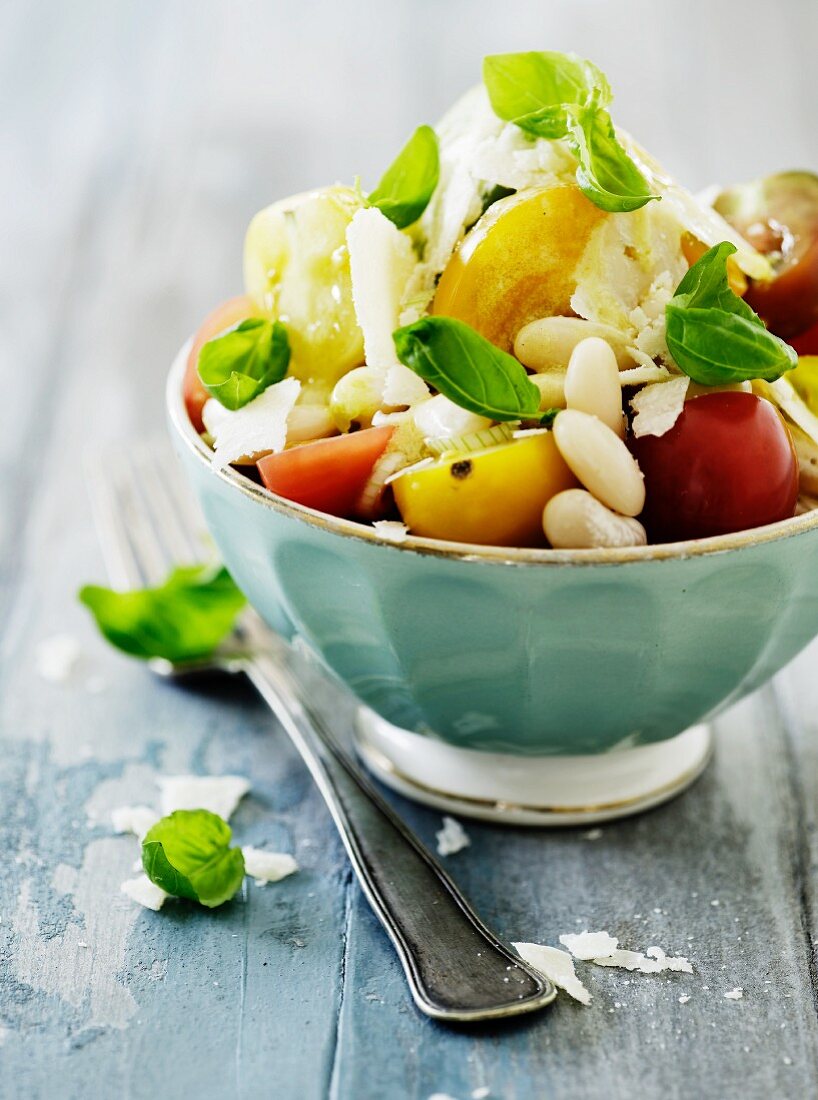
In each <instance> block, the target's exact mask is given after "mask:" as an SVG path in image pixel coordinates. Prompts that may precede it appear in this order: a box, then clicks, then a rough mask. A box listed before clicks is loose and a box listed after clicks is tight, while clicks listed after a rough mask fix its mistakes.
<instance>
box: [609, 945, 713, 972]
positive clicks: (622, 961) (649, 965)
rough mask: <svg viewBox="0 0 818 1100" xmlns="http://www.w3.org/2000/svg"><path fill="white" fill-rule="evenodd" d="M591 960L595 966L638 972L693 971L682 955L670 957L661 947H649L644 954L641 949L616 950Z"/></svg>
mask: <svg viewBox="0 0 818 1100" xmlns="http://www.w3.org/2000/svg"><path fill="white" fill-rule="evenodd" d="M592 961H593V962H594V963H596V965H597V966H618V967H621V968H622V969H623V970H638V971H639V973H640V974H661V973H663V972H664V971H665V970H674V971H677V972H679V973H682V974H692V973H693V967H692V966H691V965H690V963H689V962H688V960H687V959H686V958H684V956H679V957H678V958H671V957H670V956H668V955H666V954H665V953H664V951H663V950H662V948H661V947H649V948H648V950H647V952H646V954H644V955H643V954H642V952H641V951H622V950H617V951H614V952H612V954H610V955H607V956H605V957H602V958H596V959H593V960H592Z"/></svg>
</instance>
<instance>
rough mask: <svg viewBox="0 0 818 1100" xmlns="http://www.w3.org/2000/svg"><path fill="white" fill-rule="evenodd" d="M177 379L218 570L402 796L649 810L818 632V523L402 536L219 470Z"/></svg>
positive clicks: (480, 811) (814, 516)
mask: <svg viewBox="0 0 818 1100" xmlns="http://www.w3.org/2000/svg"><path fill="white" fill-rule="evenodd" d="M183 371H184V355H180V356H179V358H178V359H177V361H176V363H175V364H174V367H173V369H172V371H171V374H170V378H169V381H168V388H167V404H168V412H169V416H170V424H171V432H172V436H173V439H174V443H175V446H176V449H177V451H178V453H179V455H180V456H181V459H182V462H183V464H184V467H185V469H186V471H187V474H188V477H189V480H190V484H191V486H192V488H193V491H194V492H195V495H196V496H197V498H198V500H199V502H200V504H201V507H202V509H203V511H204V515H205V518H206V521H207V524H208V526H209V528H210V531H211V533H212V535H213V538H214V539H215V541H216V543H217V545H218V548H219V551H220V552H221V555H222V557H223V560H224V562H225V563H226V565H227V567H228V568H229V570H230V572H231V573H232V574H233V576H234V578H235V579H236V581H237V583H238V584H239V586H240V587H241V588H242V590H243V591H244V592H245V593H246V595H247V597H248V599H249V601H250V603H251V604H252V605H253V606H254V607H255V608H256V610H257V611H258V612H259V613H260V614H261V616H262V617H263V618H264V619H265V620H266V621H267V623H268V624H269V625H270V626H272V627H273V628H274V629H275V630H277V631H280V632H281V633H282V634H284V635H286V636H287V637H290V638H291V637H292V636H293V635H294V634H299V635H301V636H303V638H304V639H305V640H306V642H307V643H308V644H309V646H310V647H311V648H312V650H314V651H315V652H316V653H317V654H318V655H320V658H321V660H322V661H323V662H324V663H325V664H326V665H327V666H329V668H330V669H332V670H333V672H335V673H336V674H337V675H338V676H339V677H340V678H341V679H342V680H343V681H344V682H345V683H346V684H347V685H348V686H349V688H350V689H351V690H352V692H354V694H355V695H356V696H357V698H358V699H359V700H360V702H361V703H362V704H363V708H362V710H361V713H360V716H359V723H358V726H359V730H358V736H359V747H360V749H361V751H362V753H363V755H364V758H365V759H366V761H367V763H369V765H370V766H371V767H373V768H374V770H375V771H376V772H378V774H379V775H380V776H381V777H382V778H384V779H385V780H386V781H387V782H389V783H391V784H392V786H394V787H397V788H399V789H401V790H402V791H404V793H407V794H410V795H412V796H414V797H417V798H421V799H422V800H424V801H427V802H431V803H433V804H435V805H437V806H441V807H446V808H449V809H456V810H458V811H459V812H461V813H468V814H474V815H477V816H485V817H492V816H501V817H504V818H506V819H511V820H515V821H537V822H551V821H555V822H559V823H562V822H566V821H579V820H592V819H602V818H607V817H612V816H617V815H618V814H622V813H627V812H632V811H633V810H635V809H639V808H643V807H645V806H648V805H653V804H655V803H656V802H659V801H662V800H663V799H664V798H667V797H669V796H670V795H671V794H673V793H675V792H676V791H677V790H679V789H681V788H682V787H683V786H685V785H686V784H687V783H689V782H690V781H691V780H692V779H693V778H695V776H696V775H697V774H698V773H699V772H700V771H701V769H702V767H703V766H704V764H705V763H706V760H707V757H708V753H709V734H708V732H707V730H706V728H705V727H703V726H701V725H700V724H701V723H705V722H706V721H707V719H708V718H710V717H712V716H713V715H715V714H716V713H718V712H719V711H720V710H722V709H723V708H724V707H726V706H728V705H729V704H730V703H732V702H733V701H735V700H737V699H739V698H741V697H742V696H743V695H746V694H747V693H748V692H751V691H753V689H754V688H756V687H758V686H759V685H760V684H762V683H763V682H764V681H765V680H767V679H768V678H769V677H770V676H772V675H773V674H774V673H775V672H777V671H778V670H779V669H780V668H781V667H782V666H783V665H784V664H786V663H787V662H788V661H789V660H790V659H791V658H792V657H793V656H794V655H795V654H796V653H798V651H799V650H800V649H801V648H802V647H803V646H804V645H806V644H807V643H808V642H809V641H810V640H811V639H812V638H813V637H814V636H815V635H816V634H817V633H818V512H813V513H809V514H805V515H802V516H798V517H796V518H794V519H790V520H786V521H783V522H781V523H776V524H772V525H770V526H767V527H763V528H758V529H756V530H752V531H744V532H740V533H737V534H733V535H728V536H724V537H720V538H709V539H702V540H699V541H693V542H684V543H677V544H670V545H662V546H647V547H637V548H629V549H618V550H583V551H560V550H523V549H506V548H496V547H484V546H473V545H464V544H457V543H447V542H440V541H435V540H431V539H424V538H413V537H411V536H410V537H408V538H407V539H406V540H405V542H403V543H401V544H396V543H394V542H391V541H389V540H387V539H386V538H384V537H382V536H381V535H380V534H379V533H378V532H377V531H376V530H374V529H373V528H371V527H369V526H366V525H364V524H360V523H355V522H352V521H349V520H342V519H335V518H332V517H330V516H326V515H324V514H322V513H318V512H315V511H313V510H311V509H309V508H304V507H301V506H300V505H297V504H293V503H291V502H289V501H286V500H283V499H281V498H279V497H276V496H274V495H273V494H271V493H269V492H268V491H266V490H265V489H263V488H260V487H259V486H258V485H256V484H254V483H253V482H252V481H250V480H249V479H247V478H246V477H243V476H242V475H241V474H239V473H236V472H235V471H233V470H232V469H230V468H227V469H224V470H220V471H219V470H216V469H215V468H214V466H213V465H212V463H211V452H210V451H209V449H208V448H207V447H206V445H205V444H204V443H203V442H202V441H201V439H200V438H199V436H198V435H197V434H196V432H195V431H194V429H193V428H192V426H191V425H190V423H189V421H188V418H187V416H186V413H185V409H184V405H183V403H182V397H181V381H182V374H183Z"/></svg>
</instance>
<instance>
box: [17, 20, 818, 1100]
mask: <svg viewBox="0 0 818 1100" xmlns="http://www.w3.org/2000/svg"><path fill="white" fill-rule="evenodd" d="M545 9H547V10H545ZM370 10H371V16H367V12H368V11H370ZM816 40H818V6H816V5H815V4H814V3H813V2H812V0H803V2H800V0H782V2H781V3H779V4H778V5H768V4H763V3H761V2H760V0H758V2H754V0H753V2H751V0H728V2H721V3H712V2H710V3H705V2H704V0H691V2H689V3H687V4H685V5H681V4H678V5H673V6H672V8H671V6H670V5H667V4H662V5H660V4H656V3H648V2H640V0H623V2H621V3H619V4H617V5H606V4H604V3H602V2H601V0H600V2H598V3H595V2H591V0H571V2H569V0H564V2H559V3H552V4H549V5H542V4H540V5H533V4H529V3H527V2H525V0H505V2H504V3H502V4H493V3H490V2H489V0H480V2H478V3H474V2H472V3H467V2H466V0H459V2H455V0H452V2H447V3H438V4H435V5H432V4H430V3H428V2H424V0H411V2H410V0H402V2H396V3H392V4H390V5H388V6H386V5H382V6H381V7H380V8H374V7H372V8H371V9H370V6H369V5H367V4H365V3H364V2H363V0H361V2H355V3H345V4H331V3H311V4H300V5H283V4H272V3H268V4H266V5H264V4H261V3H259V2H255V3H251V2H244V3H231V4H228V3H227V2H224V3H214V2H205V0H199V2H198V3H196V4H193V3H185V2H182V0H179V2H170V0H165V2H162V3H160V2H159V0H140V2H135V0H133V2H131V0H128V2H126V0H118V2H117V3H116V4H111V3H103V2H102V0H98V2H97V0H77V2H76V3H74V4H71V5H67V4H66V5H56V4H46V3H42V2H41V3H30V2H29V3H24V2H22V0H7V2H6V3H5V4H4V5H3V7H2V10H1V11H0V58H2V67H1V68H0V104H2V110H3V124H4V125H3V142H2V145H0V149H1V150H2V157H3V160H2V164H3V171H2V173H0V198H1V199H2V201H1V202H0V218H2V225H3V242H4V244H3V248H2V250H0V273H1V274H2V289H3V318H4V323H3V326H2V333H3V337H2V345H1V346H2V351H1V352H0V354H2V361H1V362H2V371H1V372H0V377H2V379H3V382H4V384H3V399H2V402H0V408H2V421H0V428H2V430H1V431H0V455H2V461H3V469H4V476H3V477H2V478H0V581H1V582H2V583H0V608H1V609H2V614H1V615H0V631H2V635H1V636H2V643H1V646H2V648H0V654H1V657H0V660H1V661H2V663H1V664H0V676H1V677H2V687H1V688H0V708H1V709H0V714H1V715H2V718H1V719H0V720H1V721H2V737H3V750H2V758H1V759H2V765H0V808H1V809H2V813H0V838H1V839H2V847H0V851H1V852H2V858H0V883H1V884H2V885H1V886H0V915H2V923H0V1095H2V1096H3V1097H6V1096H8V1097H15V1098H16V1097H20V1098H26V1100H28V1098H32V1097H58V1098H85V1097H92V1096H93V1097H96V1096H101V1097H136V1098H144V1097H159V1096H161V1097H172V1098H175V1097H182V1096H185V1097H195V1098H196V1100H204V1098H208V1100H209V1098H211V1097H212V1098H217V1097H229V1096H241V1097H268V1096H269V1097H275V1098H277V1100H312V1098H321V1097H325V1096H327V1095H330V1096H332V1097H335V1098H339V1100H402V1098H404V1097H406V1098H411V1100H426V1098H427V1097H429V1096H430V1095H431V1094H433V1093H435V1092H439V1093H445V1094H448V1095H449V1096H451V1097H455V1098H458V1100H464V1098H467V1097H469V1096H471V1095H472V1094H473V1091H474V1090H476V1089H480V1088H481V1087H484V1086H485V1087H488V1088H489V1089H490V1095H491V1096H492V1097H498V1098H505V1100H530V1098H532V1097H549V1098H556V1100H562V1098H565V1100H569V1098H570V1100H576V1098H580V1100H595V1098H600V1100H602V1098H605V1100H618V1098H622V1100H626V1098H627V1100H631V1098H633V1097H639V1098H641V1100H646V1098H647V1100H652V1098H660V1097H661V1098H665V1097H676V1096H685V1097H706V1098H710V1097H713V1098H716V1097H718V1098H721V1097H733V1096H743V1097H759V1098H762V1097H763V1098H768V1097H776V1098H792V1100H803V1098H805V1097H811V1096H816V1095H818V1020H817V1019H816V996H818V982H817V981H816V971H815V950H814V944H815V942H816V939H815V937H816V936H818V927H816V900H817V899H816V890H815V877H814V874H813V871H814V867H815V863H816V836H817V835H818V834H816V807H818V749H816V733H818V718H816V714H818V677H816V675H815V668H816V660H818V649H816V648H815V647H813V648H812V649H810V650H808V651H807V652H806V653H805V654H803V655H802V656H801V657H800V658H799V659H798V660H797V661H796V662H795V664H794V665H793V666H792V667H791V668H790V669H789V670H788V671H787V672H785V673H784V674H783V675H782V676H780V677H779V678H778V680H777V681H776V683H775V684H774V685H773V687H772V688H767V689H765V690H763V691H762V692H761V693H759V694H758V695H756V696H755V697H754V698H752V699H750V700H748V701H745V702H744V703H742V704H741V705H740V706H738V707H736V708H735V709H734V710H732V711H731V712H730V713H728V714H727V715H725V716H724V717H723V718H722V719H720V720H719V721H718V722H717V743H718V750H717V756H716V760H715V762H714V764H713V765H712V766H711V768H710V769H709V771H708V772H707V774H706V775H705V776H704V778H703V779H702V780H701V781H700V782H699V783H698V784H697V785H696V786H695V788H694V789H692V790H691V791H690V792H689V793H688V794H686V795H685V796H684V797H682V798H680V799H679V800H678V801H676V802H674V803H673V804H672V805H669V806H667V807H665V808H663V809H660V810H657V811H655V812H653V813H650V814H646V815H645V816H643V817H640V818H637V819H634V820H630V821H625V822H622V823H620V824H617V825H611V826H609V827H607V828H605V829H604V830H603V832H602V835H601V837H599V838H598V839H595V840H589V839H586V838H585V837H584V835H583V834H582V833H581V832H580V831H576V830H566V831H562V832H553V833H546V832H539V831H515V830H509V829H499V828H493V827H489V826H485V825H477V824H467V828H468V832H469V834H470V836H471V840H472V844H471V847H470V848H469V849H468V850H466V851H464V852H462V853H460V854H459V855H456V856H454V857H452V858H451V860H450V867H451V870H452V872H453V873H454V874H455V875H456V877H457V878H458V880H459V881H460V882H461V883H462V885H463V886H464V888H465V889H466V891H467V892H468V894H469V895H470V896H471V897H472V898H473V899H474V901H475V903H476V904H477V906H478V908H479V909H480V910H481V912H482V913H483V914H484V915H485V917H486V918H487V920H488V921H489V922H491V923H493V924H494V925H495V926H496V927H497V928H498V930H499V931H500V932H501V933H502V934H504V935H505V936H507V937H508V938H510V939H529V940H538V941H540V942H549V943H556V940H557V936H558V935H559V934H560V933H562V932H570V931H576V930H581V929H583V928H586V927H587V928H590V929H603V928H604V929H607V930H609V931H611V932H612V933H614V934H615V935H617V936H619V938H620V939H621V940H622V942H623V944H624V945H626V946H631V947H636V948H642V949H644V948H645V947H647V946H649V945H650V944H653V943H658V944H660V945H661V946H662V947H664V948H665V949H667V950H668V951H673V952H676V953H682V954H686V955H689V957H690V958H691V960H692V961H693V963H694V965H695V969H696V973H695V975H694V976H686V975H677V974H674V975H662V976H640V975H628V974H625V973H624V972H621V971H612V970H602V969H598V970H596V971H595V972H594V974H593V975H592V976H591V977H590V978H589V984H590V987H591V989H592V992H593V994H594V1003H593V1005H592V1006H591V1007H590V1008H583V1007H581V1006H580V1005H577V1004H574V1003H572V1002H571V1001H569V1000H568V999H567V998H564V997H563V998H561V999H560V1001H559V1003H558V1004H556V1005H555V1006H554V1007H553V1008H551V1009H550V1010H548V1011H545V1012H543V1013H541V1014H540V1015H537V1016H532V1017H530V1018H526V1019H523V1020H521V1021H519V1022H517V1023H514V1024H509V1025H508V1026H504V1027H492V1028H488V1029H478V1028H467V1027H462V1028H458V1029H452V1028H443V1027H439V1026H437V1025H435V1024H433V1023H431V1022H430V1021H428V1020H427V1019H425V1018H422V1017H421V1016H420V1015H419V1014H418V1013H417V1012H416V1011H415V1009H414V1008H413V1007H412V1005H411V1004H410V1003H409V1002H408V1000H407V995H406V990H405V987H404V983H403V980H402V977H401V974H400V972H399V969H398V966H397V965H396V963H395V960H394V957H393V954H392V951H391V949H390V947H389V946H388V944H387V942H386V941H385V938H384V936H383V934H382V932H381V930H380V927H379V926H378V925H377V923H376V921H375V920H374V918H373V917H372V915H371V914H370V912H369V910H368V908H367V906H366V904H365V902H364V901H363V900H362V898H361V894H360V892H359V890H358V888H357V886H356V885H355V884H354V883H353V882H352V881H351V879H350V873H349V870H348V867H347V864H346V861H345V859H344V855H343V853H342V850H341V847H340V844H339V842H338V840H337V838H336V836H335V833H334V831H333V829H332V827H331V825H330V823H329V821H328V817H327V814H326V812H325V810H324V807H323V804H322V803H321V800H320V799H319V797H318V796H317V794H316V792H315V790H314V789H313V787H312V784H311V782H310V780H309V779H308V777H307V775H306V773H305V771H304V769H303V767H302V766H301V764H300V762H299V761H298V759H297V758H296V756H295V754H294V753H293V751H292V750H291V749H290V747H289V745H288V744H287V742H286V741H285V740H284V738H283V737H282V735H281V733H280V731H277V729H276V725H275V723H274V721H272V720H271V718H270V717H269V715H268V713H267V712H266V711H265V709H264V707H263V706H262V705H261V704H260V703H259V702H258V701H257V700H256V699H255V698H254V697H253V695H252V694H251V693H250V692H249V691H248V690H246V689H245V688H244V687H243V686H242V685H241V684H239V683H235V684H232V685H227V686H224V685H223V686H221V687H220V688H213V689H212V690H209V691H206V692H205V691H193V690H184V689H180V688H178V687H174V686H171V685H168V684H164V683H160V682H158V681H156V680H154V679H152V678H151V676H150V674H149V673H148V672H147V671H146V670H145V669H144V668H142V667H141V666H140V665H138V664H137V663H132V662H129V661H128V660H126V659H125V658H123V657H120V656H119V655H117V654H116V653H114V652H112V651H110V650H108V649H106V648H105V646H104V645H103V644H102V643H101V642H100V641H99V640H98V639H97V638H96V636H95V634H94V632H93V630H92V628H91V626H90V624H89V622H88V621H87V619H86V617H85V615H84V613H83V611H82V609H81V608H79V607H78V606H77V604H76V603H75V600H74V592H75V590H76V588H77V587H78V585H79V584H80V583H81V582H83V581H85V580H97V579H102V577H103V570H102V565H101V561H100V557H99V554H98V551H97V546H96V540H95V536H94V532H93V530H92V527H91V522H90V515H89V508H88V504H87V501H86V497H85V492H84V485H83V473H82V465H81V462H82V458H83V455H86V456H87V453H88V447H89V445H101V444H111V443H119V444H121V445H122V446H126V445H127V443H128V441H129V440H132V439H134V438H135V437H139V436H144V435H145V434H150V433H153V434H156V433H161V432H162V430H163V429H162V419H163V414H162V392H161V391H162V379H163V375H164V373H165V370H166V367H167V365H168V363H169V361H170V359H171V357H172V355H173V353H174V351H175V350H176V347H177V346H178V345H179V344H180V343H181V341H182V340H183V339H184V337H185V335H186V334H187V333H188V332H189V331H190V330H191V329H192V328H193V327H194V326H195V325H196V323H197V321H198V319H199V318H200V317H201V316H202V315H203V314H204V312H206V310H207V309H208V308H209V307H210V306H211V305H212V304H214V303H216V302H218V301H219V300H220V299H221V298H224V297H226V296H228V295H229V294H231V293H234V292H235V291H236V290H237V289H238V288H239V286H240V252H241V238H242V233H243V230H244V227H245V225H246V223H247V221H248V219H249V217H250V215H251V214H252V213H253V212H254V211H255V210H256V209H257V208H258V207H260V206H261V205H263V204H264V203H265V202H268V201H271V200H272V199H273V198H274V197H278V196H279V195H282V194H286V193H288V192H292V191H295V190H300V189H303V188H304V187H305V186H308V185H312V184H319V183H323V182H327V181H330V180H333V179H335V178H341V179H345V180H351V179H352V178H353V176H354V175H355V174H356V173H361V174H362V176H363V178H364V181H365V182H370V183H371V182H374V180H375V178H376V177H377V175H378V173H379V171H380V168H381V166H383V165H384V164H385V163H386V161H387V160H388V159H389V157H390V156H391V155H392V153H393V152H394V150H395V149H397V147H398V146H399V145H400V143H401V141H402V140H403V138H404V136H405V135H406V134H407V133H408V132H409V131H410V129H411V128H412V127H413V126H414V125H415V124H416V123H417V122H419V121H424V120H430V121H431V120H434V118H435V117H436V116H437V115H439V114H440V113H441V111H442V110H443V108H444V107H445V105H446V104H447V102H448V101H449V100H450V99H451V98H452V97H453V95H454V94H455V93H456V92H457V91H458V90H459V89H461V88H464V87H466V86H467V85H468V84H469V83H470V82H472V81H473V80H475V79H476V78H477V74H478V71H479V58H480V56H481V55H482V54H483V53H485V52H490V51H491V50H493V49H501V48H526V47H532V48H536V47H538V46H546V47H552V48H574V49H576V50H578V51H579V52H582V53H585V54H587V55H590V56H592V57H594V58H595V59H596V60H597V61H599V63H600V64H601V65H602V66H603V67H604V68H605V69H607V71H608V73H609V75H610V76H611V79H612V82H613V85H614V87H615V89H616V90H617V96H618V99H617V117H618V118H619V119H620V120H621V121H622V122H623V123H624V124H625V125H626V126H628V127H629V128H630V129H631V130H633V131H634V132H636V133H637V134H639V136H640V138H642V139H643V140H644V142H645V144H647V145H648V146H650V147H652V148H654V149H655V151H656V152H657V154H658V155H659V156H660V157H662V158H663V159H665V160H666V161H667V162H668V164H669V166H670V167H671V168H672V169H674V170H675V171H677V172H678V173H679V174H680V175H681V176H682V177H683V178H685V179H687V180H688V181H690V182H691V183H692V184H693V185H695V186H698V185H703V184H705V183H707V182H709V181H710V180H711V179H713V178H716V179H721V180H730V179H735V178H743V177H746V176H748V175H752V174H754V173H761V172H764V171H766V170H771V169H775V168H780V167H790V166H796V165H797V166H802V165H805V166H806V165H812V166H816V165H818V142H816V112H815V107H814V104H815V95H814V81H815V76H814V68H815V62H814V56H813V54H814V49H815V42H816ZM93 460H94V459H93V457H92V458H91V459H90V461H93ZM59 632H68V633H69V634H70V635H72V636H74V637H76V638H77V639H78V640H79V642H80V644H81V646H82V649H83V662H84V664H83V668H82V669H81V670H80V673H79V674H78V675H77V676H76V677H75V678H74V679H72V681H71V682H69V683H67V684H54V683H49V682H46V681H44V680H43V679H42V677H41V676H40V675H39V674H38V672H37V670H36V668H35V667H34V655H35V652H36V650H37V646H38V644H39V643H40V642H41V641H42V640H43V639H45V638H48V637H50V636H52V635H54V634H56V633H59ZM188 771H192V772H200V773H209V774H215V775H218V774H224V773H226V772H233V773H239V774H244V775H247V776H249V777H251V778H252V783H253V791H252V795H251V796H250V797H249V798H247V799H246V800H245V802H244V803H243V804H242V806H241V808H240V809H239V811H238V813H237V814H236V816H235V818H234V826H235V831H236V835H237V836H238V838H239V839H240V841H241V842H243V843H247V842H249V843H255V844H266V845H268V846H270V847H272V848H274V849H278V850H287V851H292V852H293V853H294V854H295V855H296V856H297V858H298V860H299V862H300V864H301V867H302V870H301V872H300V873H299V874H298V875H297V876H294V877H293V878H291V879H288V880H286V881H285V882H283V883H281V884H279V885H277V886H268V887H266V888H263V889H260V888H256V887H255V886H248V887H247V888H246V889H245V891H244V893H243V894H242V895H241V896H240V897H239V899H237V900H236V901H235V902H234V903H233V904H231V905H229V906H226V907H225V908H224V909H222V910H219V911H216V912H212V913H211V912H204V911H198V910H196V909H194V908H192V907H189V906H182V905H169V906H168V907H167V908H166V910H165V911H163V912H162V913H160V914H154V913H151V912H148V911H146V910H142V909H139V908H138V907H137V906H135V905H133V904H132V903H130V902H129V901H128V900H127V899H126V898H125V897H124V896H122V895H121V894H120V893H119V884H120V882H121V881H122V880H123V879H125V878H126V877H128V876H129V875H130V874H131V873H132V872H131V866H132V863H133V861H134V858H135V856H136V846H135V844H134V842H133V840H132V839H131V838H128V837H117V836H115V835H113V834H112V830H111V828H110V824H109V811H110V810H111V808H112V807H115V806H118V805H122V804H127V803H133V802H140V801H147V802H151V801H155V785H154V781H155V777H156V776H157V775H162V774H174V773H182V772H188ZM396 801H397V802H398V805H399V808H400V810H401V811H402V812H403V813H405V815H406V817H407V818H408V820H409V821H410V822H411V824H412V825H413V826H414V827H415V828H416V829H417V831H418V833H419V834H420V835H421V836H422V837H423V838H424V839H425V840H427V841H429V842H430V843H433V840H434V831H435V829H436V828H439V824H440V820H439V817H438V816H437V815H436V814H434V813H431V812H429V811H426V810H424V809H421V808H419V807H415V806H411V805H409V804H407V803H403V802H399V801H398V800H396ZM734 987H742V988H743V990H744V996H743V999H742V1000H739V1001H730V1000H728V999H725V997H724V994H725V992H727V991H728V990H731V989H733V988H734ZM682 997H689V1000H688V1001H687V1002H686V1003H681V1001H680V998H682ZM478 1095H479V1094H478Z"/></svg>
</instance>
